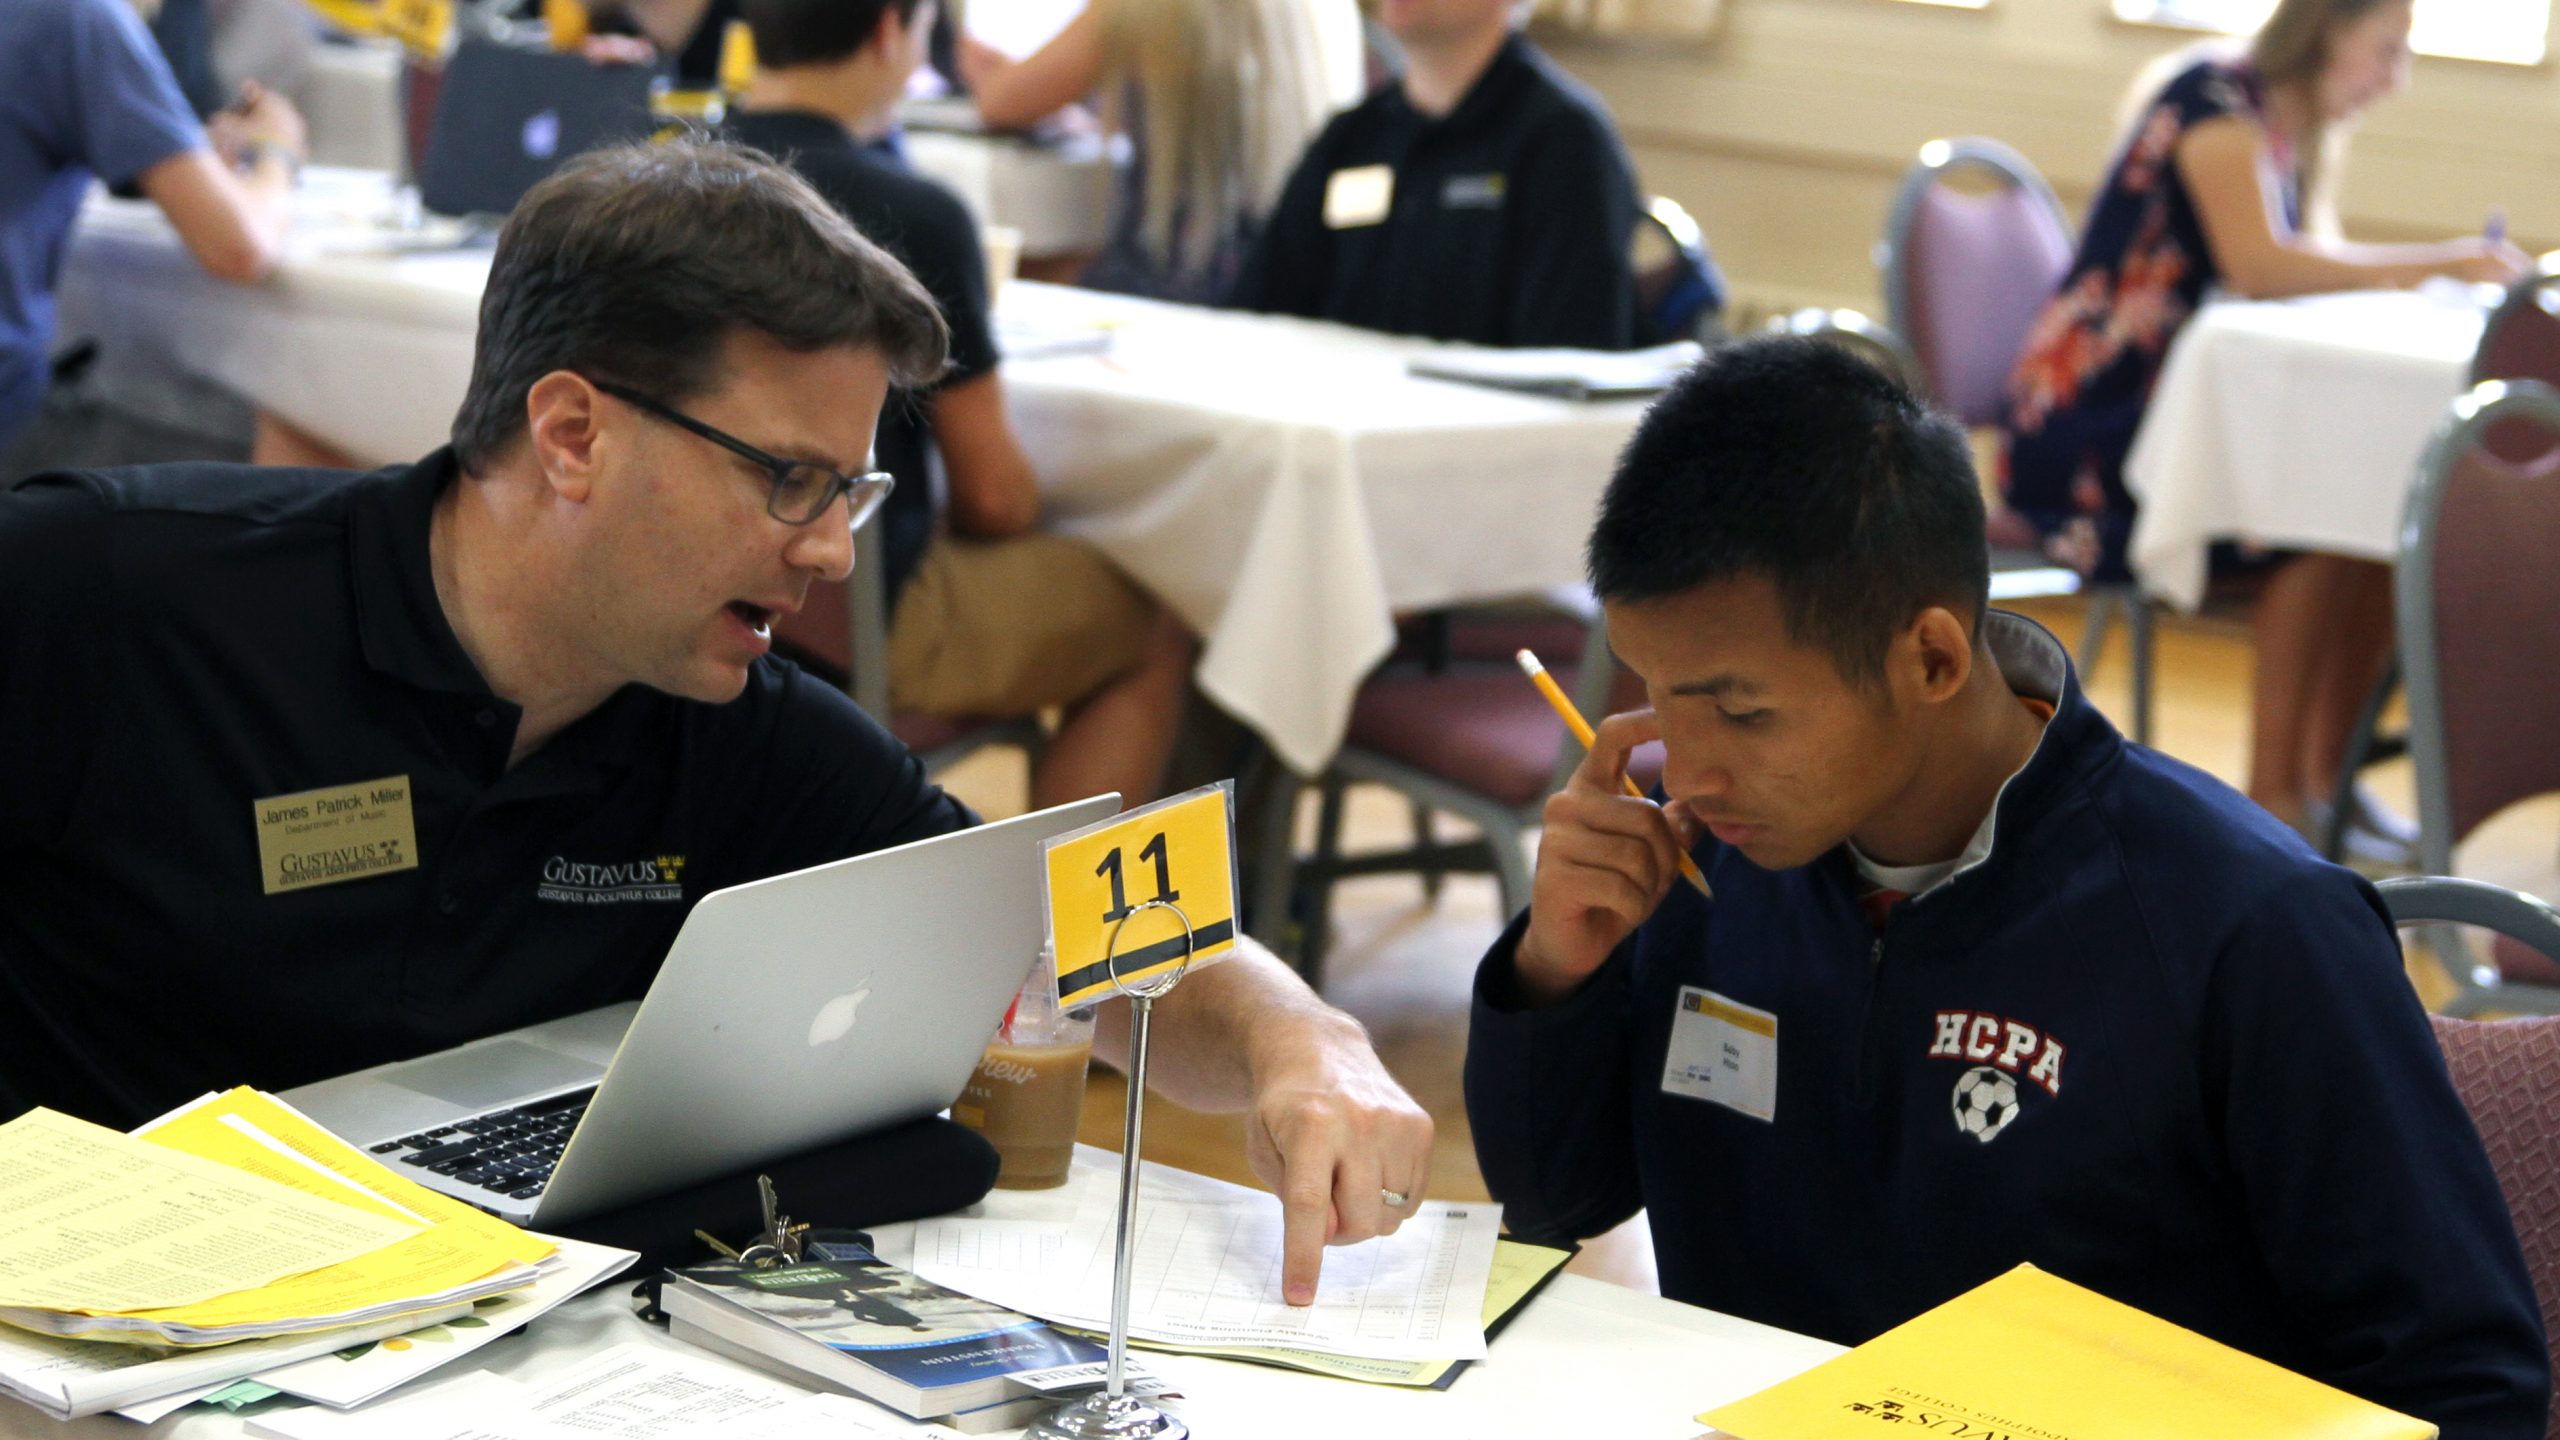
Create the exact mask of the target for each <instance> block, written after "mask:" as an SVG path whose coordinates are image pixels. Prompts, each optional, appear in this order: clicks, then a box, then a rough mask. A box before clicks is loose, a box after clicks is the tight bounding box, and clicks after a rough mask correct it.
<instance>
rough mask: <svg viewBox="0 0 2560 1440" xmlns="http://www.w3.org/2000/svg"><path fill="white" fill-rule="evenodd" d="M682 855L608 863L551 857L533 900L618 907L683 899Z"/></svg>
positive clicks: (543, 866) (558, 856) (683, 860)
mask: <svg viewBox="0 0 2560 1440" xmlns="http://www.w3.org/2000/svg"><path fill="white" fill-rule="evenodd" d="M684 862H685V857H684V856H682V855H655V856H649V857H646V858H643V859H638V860H625V861H618V862H610V863H601V864H599V863H590V862H582V861H575V860H571V859H569V858H567V857H566V856H561V855H554V856H552V857H551V858H550V859H548V860H545V861H543V862H542V882H541V883H540V884H538V885H536V886H535V887H534V889H533V895H534V898H535V899H537V900H550V901H555V902H558V903H561V904H568V905H618V904H623V903H627V902H629V901H634V900H655V901H661V902H664V901H681V900H683V899H684Z"/></svg>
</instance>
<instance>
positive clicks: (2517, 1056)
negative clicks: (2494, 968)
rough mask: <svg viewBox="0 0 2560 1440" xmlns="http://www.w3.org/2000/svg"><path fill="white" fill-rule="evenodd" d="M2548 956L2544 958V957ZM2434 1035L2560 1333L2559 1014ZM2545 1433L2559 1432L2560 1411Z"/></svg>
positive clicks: (2546, 1327) (2549, 1331)
mask: <svg viewBox="0 0 2560 1440" xmlns="http://www.w3.org/2000/svg"><path fill="white" fill-rule="evenodd" d="M2546 963H2547V962H2546ZM2435 1027H2436V1040H2437V1042H2438V1043H2439V1044H2441V1045H2443V1046H2444V1059H2445V1064H2446V1066H2447V1067H2448V1068H2450V1069H2451V1070H2452V1071H2453V1085H2454V1088H2455V1089H2456V1090H2459V1091H2460V1092H2462V1104H2463V1107H2464V1108H2465V1109H2467V1110H2469V1111H2470V1112H2471V1123H2472V1124H2474V1125H2476V1126H2478V1127H2479V1129H2480V1141H2481V1143H2482V1144H2483V1145H2485V1146H2486V1147H2488V1151H2489V1164H2490V1166H2491V1168H2493V1169H2495V1170H2496V1171H2497V1172H2498V1188H2499V1189H2500V1190H2501V1191H2503V1192H2505V1195H2506V1198H2507V1213H2508V1214H2509V1215H2511V1216H2513V1217H2514V1219H2515V1224H2516V1239H2517V1240H2518V1241H2520V1242H2522V1243H2523V1246H2524V1261H2525V1268H2526V1269H2527V1270H2529V1271H2531V1272H2532V1275H2533V1293H2534V1298H2535V1299H2537V1300H2539V1301H2540V1302H2541V1304H2542V1328H2543V1332H2544V1333H2545V1334H2546V1335H2560V1016H2555V1015H2537V1016H2534V1017H2532V1018H2530V1019H2525V1020H2456V1019H2452V1018H2449V1017H2447V1016H2442V1015H2439V1016H2437V1017H2435ZM2543 1434H2544V1435H2545V1436H2547V1437H2552V1440H2560V1415H2554V1416H2552V1417H2551V1418H2550V1419H2549V1420H2547V1421H2546V1422H2545V1428H2544V1430H2543Z"/></svg>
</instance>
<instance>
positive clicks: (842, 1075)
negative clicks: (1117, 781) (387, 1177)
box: [281, 795, 1120, 1227]
mask: <svg viewBox="0 0 2560 1440" xmlns="http://www.w3.org/2000/svg"><path fill="white" fill-rule="evenodd" d="M1119 809H1120V799H1119V797H1118V796H1117V795H1102V796H1097V797H1095V798H1093V799H1090V800H1079V801H1077V802H1075V803H1074V804H1071V805H1060V806H1057V807H1055V808H1053V809H1048V810H1042V811H1038V812H1036V813H1034V814H1030V815H1023V816H1018V817H1016V818H1014V819H1011V820H1000V821H997V822H996V823H994V824H992V825H980V826H977V827H975V828H972V829H968V830H960V831H955V832H953V833H951V834H949V835H943V836H937V837H935V838H933V839H930V840H920V841H917V842H915V843H913V844H909V845H901V846H898V847H896V848H895V849H890V850H880V851H875V852H873V853H871V854H868V855H858V856H855V857H853V858H852V859H849V860H838V861H835V862H834V863H832V864H827V865H820V866H817V867H814V868H812V869H808V870H800V871H795V872H793V873H791V874H788V875H777V876H773V877H771V878H769V879H764V880H757V881H752V882H750V883H748V884H745V885H737V886H732V887H731V888H729V889H726V890H719V891H714V892H713V893H711V894H709V895H706V896H704V897H702V899H701V900H700V901H699V902H697V903H696V904H695V905H694V907H693V910H692V911H691V913H689V914H687V915H686V916H685V921H684V927H683V928H682V929H681V930H679V931H678V932H677V933H676V939H675V944H674V945H673V946H671V947H670V948H669V949H668V951H667V958H666V963H665V964H664V965H662V966H661V967H660V968H659V970H658V976H657V979H656V980H655V981H654V982H652V983H651V985H650V987H649V993H648V995H647V996H646V997H645V998H643V999H642V1000H640V1001H639V1002H638V1003H637V1004H636V1005H635V1004H629V1003H625V1004H621V1005H611V1006H607V1007H605V1008H603V1009H600V1010H591V1011H588V1012H586V1013H585V1014H581V1015H572V1016H569V1017H567V1018H565V1019H560V1020H554V1021H550V1022H547V1023H545V1024H541V1025H534V1026H528V1027H526V1028H524V1029H521V1030H513V1031H509V1032H507V1033H506V1034H503V1035H495V1036H491V1037H489V1038H488V1039H485V1040H475V1041H472V1042H471V1043H470V1044H467V1045H461V1046H457V1047H455V1048H454V1049H451V1050H445V1051H440V1052H438V1053H436V1054H433V1055H427V1056H421V1057H419V1058H418V1059H414V1060H403V1061H398V1062H395V1063H393V1064H389V1065H377V1066H375V1067H373V1068H371V1069H369V1070H360V1071H358V1072H356V1073H355V1074H352V1075H344V1076H340V1077H338V1078H336V1079H333V1080H322V1081H318V1082H316V1083H314V1084H310V1085H304V1086H300V1087H297V1088H295V1089H292V1090H287V1091H284V1092H283V1093H282V1096H281V1098H282V1099H283V1100H285V1101H286V1102H287V1103H288V1104H291V1105H292V1106H293V1107H294V1108H296V1109H298V1110H300V1111H302V1112H303V1113H304V1114H306V1115H308V1116H310V1117H311V1118H312V1119H313V1120H315V1121H317V1122H318V1123H320V1124H321V1125H323V1126H326V1127H327V1128H329V1129H330V1130H332V1131H334V1132H335V1133H337V1134H338V1135H339V1136H341V1137H342V1138H344V1139H346V1140H348V1141H349V1142H351V1143H353V1144H355V1145H357V1146H358V1147H360V1148H363V1149H366V1150H369V1151H371V1152H372V1153H373V1154H374V1155H376V1156H377V1157H378V1158H380V1159H381V1160H382V1161H383V1162H384V1163H386V1164H389V1165H392V1166H394V1167H395V1168H397V1169H398V1170H399V1171H400V1173H402V1174H404V1175H407V1176H409V1178H411V1179H413V1180H416V1181H418V1182H419V1183H420V1184H422V1185H425V1186H427V1187H428V1188H430V1189H433V1190H437V1191H440V1192H442V1193H444V1194H447V1195H452V1196H454V1197H456V1198H458V1199H462V1200H466V1201H468V1202H470V1203H471V1204H474V1205H477V1206H479V1207H481V1208H482V1209H485V1210H488V1211H490V1212H492V1213H494V1214H497V1215H499V1216H501V1217H503V1218H505V1219H507V1220H510V1221H513V1222H515V1223H516V1224H519V1225H537V1224H538V1225H541V1226H544V1227H553V1226H557V1225H560V1224H563V1223H565V1222H569V1221H574V1220H577V1219H581V1218H583V1217H585V1216H589V1215H594V1214H598V1213H601V1212H604V1211H607V1210H612V1209H615V1208H617V1207H619V1206H623V1205H628V1204H631V1203H634V1202H636V1201H640V1200H645V1199H648V1198H650V1197H652V1196H656V1195H661V1194H664V1193H666V1192H667V1191H670V1190H674V1189H676V1188H678V1187H680V1186H684V1185H689V1184H692V1183H694V1182H696V1181H700V1180H707V1179H710V1178H712V1177H714V1176H717V1175H723V1174H727V1173H730V1172H732V1171H736V1170H741V1169H744V1168H746V1167H748V1166H751V1165H759V1164H763V1163H765V1162H766V1161H769V1160H773V1159H777V1158H779V1157H782V1156H786V1155H794V1154H798V1153H800V1152H802V1151H805V1150H809V1149H813V1148H815V1147H817V1146H820V1145H826V1144H830V1143H832V1142H835V1141H838V1140H842V1139H845V1138H847V1137H850V1136H853V1135H858V1134H862V1133H865V1132H867V1131H871V1130H877V1129H881V1128H884V1127H886V1126H889V1125H894V1124H899V1123H902V1122H904V1121H908V1120H913V1119H917V1118H919V1117H921V1116H926V1115H931V1114H933V1113H935V1112H936V1111H939V1110H941V1109H942V1108H944V1107H945V1106H947V1105H949V1104H950V1103H951V1101H952V1099H953V1098H954V1097H956V1096H957V1095H959V1093H960V1090H961V1087H962V1086H963V1085H965V1084H967V1083H968V1079H969V1074H970V1072H971V1071H972V1070H974V1069H975V1068H976V1067H977V1063H978V1057H979V1056H980V1055H981V1054H982V1053H984V1051H985V1049H986V1045H987V1041H988V1040H989V1038H990V1037H992V1036H993V1035H994V1033H995V1028H996V1024H997V1022H998V1021H999V1020H1001V1019H1002V1018H1003V1016H1004V1012H1005V1006H1006V1005H1007V1004H1008V1003H1009V1002H1010V1001H1011V1000H1012V998H1013V994H1014V991H1015V990H1016V989H1017V988H1019V987H1020V986H1021V984H1022V980H1023V977H1024V975H1025V974H1027V973H1028V972H1029V970H1030V967H1031V964H1032V962H1033V961H1034V960H1035V959H1036V958H1037V957H1038V955H1039V953H1040V944H1041V940H1042V938H1043V937H1044V936H1045V935H1046V933H1047V925H1046V921H1045V918H1044V916H1043V915H1042V913H1041V895H1042V893H1043V891H1042V886H1041V858H1040V848H1041V844H1042V842H1043V841H1046V840H1048V839H1049V838H1050V837H1052V836H1056V835H1063V834H1065V833H1066V832H1068V831H1070V830H1075V829H1080V828H1082V827H1084V826H1087V825H1091V824H1094V823H1096V822H1098V821H1101V820H1105V819H1108V818H1110V817H1111V816H1112V815H1114V814H1117V813H1118V812H1119Z"/></svg>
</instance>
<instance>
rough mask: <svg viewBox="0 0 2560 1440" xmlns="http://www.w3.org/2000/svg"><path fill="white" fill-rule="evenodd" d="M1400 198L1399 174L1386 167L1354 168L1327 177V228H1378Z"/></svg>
mask: <svg viewBox="0 0 2560 1440" xmlns="http://www.w3.org/2000/svg"><path fill="white" fill-rule="evenodd" d="M1395 198H1396V172H1395V171H1394V170H1393V169H1391V168H1389V167H1387V166H1384V165H1354V166H1352V167H1351V168H1350V169H1348V170H1336V171H1334V172H1333V173H1332V174H1331V175H1328V176H1326V177H1325V182H1324V224H1325V228H1326V229H1328V230H1351V229H1356V228H1357V227H1359V226H1362V225H1376V224H1379V223H1381V222H1383V221H1384V220H1385V219H1386V218H1387V211H1388V209H1389V207H1391V206H1392V205H1394V203H1395Z"/></svg>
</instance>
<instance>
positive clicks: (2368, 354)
mask: <svg viewBox="0 0 2560 1440" xmlns="http://www.w3.org/2000/svg"><path fill="white" fill-rule="evenodd" d="M2485 318H2486V311H2485V310H2484V309H2483V307H2482V305H2481V304H2480V300H2479V297H2477V296H2476V295H2474V294H2473V293H2472V292H2471V291H2470V290H2468V289H2467V288H2463V289H2451V290H2421V291H2363V292H2357V293H2351V294H2344V295H2322V296H2315V297H2311V298H2308V299H2302V300H2277V301H2256V302H2248V301H2233V300H2225V301H2217V302H2215V303H2213V304H2210V305H2208V306H2206V307H2205V308H2204V309H2203V310H2202V311H2201V312H2199V313H2198V314H2197V315H2196V317H2195V318H2194V319H2193V320H2191V321H2189V322H2188V324H2187V326H2186V328H2185V329H2184V330H2183V331H2181V332H2180V333H2179V336H2178V338H2177V340H2176V342H2175V343H2173V344H2172V345H2171V346H2170V349H2169V361H2168V364H2167V366H2166V367H2165V368H2164V369H2163V370H2162V371H2161V375H2160V383H2159V387H2158V388H2157V389H2156V390H2155V391H2153V393H2152V397H2151V404H2150V408H2149V410H2148V412H2147V413H2146V415H2145V417H2144V419H2143V422H2142V431H2141V433H2140V434H2139V435H2138V436H2137V437H2136V438H2135V441H2134V446H2133V452H2132V454H2131V455H2130V456H2128V457H2127V458H2126V461H2125V484H2126V487H2127V488H2128V489H2130V490H2131V491H2132V492H2133V495H2134V498H2135V500H2136V501H2138V502H2139V503H2140V505H2141V510H2140V512H2139V514H2138V516H2137V518H2136V519H2135V521H2134V528H2133V538H2132V543H2131V559H2132V562H2133V569H2134V573H2135V574H2136V575H2137V576H2139V577H2140V579H2141V581H2142V586H2143V588H2144V589H2145V590H2146V591H2148V592H2150V593H2151V594H2152V595H2154V596H2157V597H2158V598H2160V599H2162V600H2166V601H2168V602H2169V603H2171V604H2174V605H2176V606H2178V607H2179V608H2181V609H2187V610H2192V609H2194V608H2195V607H2196V605H2197V604H2198V603H2200V602H2201V601H2202V600H2203V598H2204V591H2205V578H2206V577H2205V552H2206V549H2207V547H2208V546H2209V545H2211V543H2212V542H2214V541H2216V540H2248V541H2254V542H2256V543H2258V544H2261V545H2266V546H2271V547H2282V548H2289V549H2298V550H2320V551H2326V552H2330V553H2333V554H2339V555H2353V556H2359V557H2362V558H2365V559H2371V560H2387V559H2389V558H2391V556H2392V553H2393V551H2394V547H2395V541H2396V536H2397V533H2398V530H2399V527H2400V507H2401V501H2402V498H2403V497H2404V496H2405V495H2406V494H2407V493H2408V488H2409V479H2410V475H2411V473H2412V471H2413V470H2414V469H2415V467H2416V465H2417V463H2418V458H2419V456H2420V454H2421V453H2422V452H2424V450H2425V449H2426V442H2427V437H2428V436H2429V435H2431V434H2433V433H2434V430H2435V427H2436V425H2437V424H2438V423H2439V422H2440V421H2442V420H2443V419H2444V415H2445V409H2446V407H2447V406H2448V405H2449V404H2450V403H2451V402H2452V400H2453V398H2454V397H2455V396H2456V395H2457V394H2459V393H2460V391H2461V388H2462V380H2463V377H2464V375H2465V374H2466V373H2467V372H2468V368H2469V366H2470V363H2471V353H2472V351H2473V350H2474V349H2476V348H2477V347H2478V345H2479V343H2480V331H2481V325H2482V322H2483V320H2484V319H2485Z"/></svg>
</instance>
